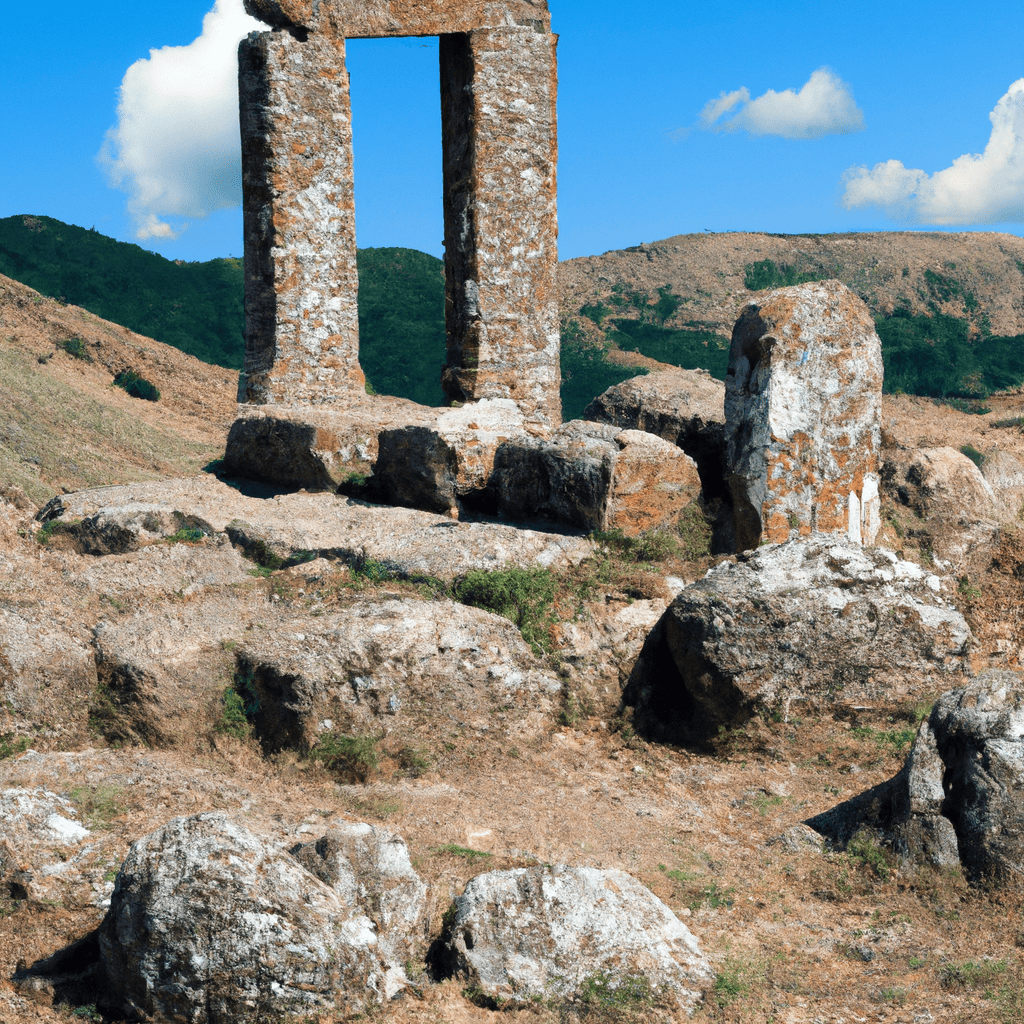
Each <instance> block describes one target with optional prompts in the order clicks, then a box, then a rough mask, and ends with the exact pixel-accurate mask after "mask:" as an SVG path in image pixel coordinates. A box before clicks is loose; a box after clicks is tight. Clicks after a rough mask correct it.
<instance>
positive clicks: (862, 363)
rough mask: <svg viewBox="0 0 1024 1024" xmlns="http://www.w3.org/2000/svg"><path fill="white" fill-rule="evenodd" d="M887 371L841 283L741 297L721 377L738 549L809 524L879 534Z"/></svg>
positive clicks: (857, 535) (826, 530)
mask: <svg viewBox="0 0 1024 1024" xmlns="http://www.w3.org/2000/svg"><path fill="white" fill-rule="evenodd" d="M882 374H883V369H882V346H881V342H880V341H879V339H878V335H877V334H876V333H875V326H874V322H873V321H872V319H871V316H870V314H869V313H868V310H867V307H866V306H865V305H864V303H863V302H862V301H861V300H860V299H858V298H857V296H856V295H854V294H853V292H851V291H850V290H849V289H848V288H847V287H846V286H845V285H843V284H840V283H839V282H838V281H825V282H821V283H814V284H804V285H797V286H795V287H792V288H780V289H778V290H777V291H773V292H769V293H768V294H766V295H764V296H763V297H761V298H759V299H757V300H756V301H754V302H751V303H749V304H748V305H747V306H746V307H744V309H743V312H742V313H741V314H740V317H739V319H738V320H737V321H736V326H735V327H734V328H733V334H732V348H731V350H730V353H729V372H728V375H727V376H726V381H725V419H726V424H727V426H726V440H727V461H728V480H729V488H730V491H731V493H732V498H733V514H734V518H735V525H736V542H737V546H738V548H740V549H741V550H743V549H749V548H754V547H757V545H758V544H759V543H761V541H762V540H767V541H769V542H771V543H779V542H781V541H784V540H787V539H788V538H789V537H791V536H793V535H794V534H796V535H799V536H806V535H808V534H811V533H823V534H842V535H845V536H847V537H848V538H849V540H850V541H851V542H853V543H858V544H859V543H862V542H863V543H865V544H873V543H874V540H875V535H876V534H877V532H878V529H879V526H880V519H879V511H878V508H879V505H878V457H879V445H880V441H881V420H880V413H881V402H882Z"/></svg>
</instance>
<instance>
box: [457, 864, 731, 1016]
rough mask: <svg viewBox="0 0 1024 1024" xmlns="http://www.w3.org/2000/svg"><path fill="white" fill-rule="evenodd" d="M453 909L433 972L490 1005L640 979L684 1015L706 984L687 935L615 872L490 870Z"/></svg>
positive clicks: (649, 896) (703, 962)
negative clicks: (462, 983) (455, 979)
mask: <svg viewBox="0 0 1024 1024" xmlns="http://www.w3.org/2000/svg"><path fill="white" fill-rule="evenodd" d="M454 911H455V913H454V915H452V917H451V920H450V921H449V922H448V923H447V925H446V927H445V930H444V933H443V935H442V936H441V943H442V950H441V952H440V954H439V956H438V959H439V961H440V963H439V964H438V965H437V966H438V967H439V968H440V973H442V974H443V975H445V976H448V977H450V976H452V975H457V976H459V977H461V978H465V979H466V980H467V981H468V982H469V984H470V985H472V986H474V987H477V988H479V989H480V991H482V992H483V993H484V994H485V995H488V996H490V997H492V998H495V999H501V1000H512V1001H514V1002H520V1003H529V1002H531V1001H534V1000H543V999H550V998H556V999H559V998H560V999H565V998H571V997H573V996H575V995H578V994H579V993H580V991H581V989H583V988H584V987H585V985H586V983H587V982H588V981H590V982H591V983H593V981H594V980H595V979H597V978H601V979H604V981H605V982H606V984H607V986H608V988H609V989H610V990H611V991H612V992H614V990H615V989H617V988H619V987H620V986H621V985H623V984H629V983H630V982H632V983H633V984H635V983H636V979H638V978H643V979H644V980H645V981H646V982H647V984H648V985H649V986H650V988H651V990H652V991H653V992H656V993H657V994H658V995H659V996H661V997H662V998H663V999H665V1000H667V1001H669V1002H671V1003H673V1004H674V1005H675V1006H676V1008H677V1009H679V1010H682V1011H683V1012H685V1013H692V1012H693V1010H694V1008H695V1007H696V1005H697V1003H698V1002H699V1001H700V997H701V991H702V990H703V989H706V988H708V987H709V986H710V985H711V983H712V981H713V980H714V975H713V973H712V971H711V968H710V966H709V964H708V961H707V959H706V957H705V956H704V954H703V953H702V952H701V949H700V947H699V946H698V944H697V940H696V939H695V938H694V937H693V935H692V934H691V933H690V931H689V929H687V927H686V926H685V925H684V924H683V923H682V922H681V921H679V919H678V918H677V917H676V916H675V915H674V914H673V913H672V911H671V910H669V908H668V907H666V906H665V904H664V903H662V902H661V900H659V899H658V898H657V897H656V896H655V895H654V894H653V893H652V892H650V891H649V890H648V889H645V888H644V886H642V885H641V884H640V883H639V882H638V881H637V880H636V879H635V878H633V877H631V876H630V875H627V874H626V873H625V872H624V871H616V870H607V871H601V870H598V869H597V868H586V867H568V866H566V865H563V864H558V865H555V866H554V867H535V868H515V869H513V870H510V871H491V872H488V873H487V874H483V875H478V876H477V877H476V878H474V879H472V880H471V881H470V882H469V884H468V885H467V886H466V889H465V892H464V893H463V895H462V896H459V897H458V898H457V899H456V900H455V903H454Z"/></svg>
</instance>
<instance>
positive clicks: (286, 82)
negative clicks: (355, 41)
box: [238, 30, 365, 405]
mask: <svg viewBox="0 0 1024 1024" xmlns="http://www.w3.org/2000/svg"><path fill="white" fill-rule="evenodd" d="M303 36H305V33H302V32H299V31H297V30H296V32H295V33H294V34H292V33H291V32H289V31H287V30H277V31H273V32H260V33H253V34H251V35H250V36H249V37H248V38H246V39H243V40H242V42H241V44H240V46H239V51H238V64H239V100H240V106H241V132H242V195H243V213H244V225H245V369H244V372H243V375H242V378H241V381H240V383H239V401H240V402H249V403H253V404H259V405H263V404H267V405H281V404H288V405H320V404H324V403H332V402H342V403H344V402H351V401H353V400H356V399H358V398H359V397H360V396H362V395H363V394H364V393H365V391H364V385H365V377H364V376H363V372H362V370H361V369H360V368H359V316H358V311H357V307H356V297H357V294H358V288H359V278H358V275H357V272H356V229H355V202H354V195H353V178H352V116H351V107H350V103H349V89H348V72H347V71H346V70H345V41H344V39H330V38H325V37H324V36H318V35H312V34H311V35H308V36H307V37H305V38H303Z"/></svg>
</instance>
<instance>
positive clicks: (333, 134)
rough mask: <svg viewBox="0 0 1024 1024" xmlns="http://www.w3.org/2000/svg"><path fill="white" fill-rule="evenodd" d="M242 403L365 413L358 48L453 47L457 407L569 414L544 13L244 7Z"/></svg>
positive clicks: (448, 74)
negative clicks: (257, 23) (420, 41)
mask: <svg viewBox="0 0 1024 1024" xmlns="http://www.w3.org/2000/svg"><path fill="white" fill-rule="evenodd" d="M245 6H246V9H247V10H248V11H249V13H250V14H252V15H254V16H255V17H257V18H259V19H260V20H262V21H264V22H265V23H266V24H267V25H269V26H270V30H269V31H267V32H260V33H253V34H251V35H250V36H249V37H248V38H247V39H245V40H243V41H242V43H241V46H240V49H239V97H240V104H241V132H242V173H243V196H244V219H245V281H246V298H245V306H246V309H245V315H246V328H245V339H246V351H245V369H244V373H243V376H242V379H241V381H240V384H239V401H240V402H244V403H251V404H257V405H271V406H273V405H288V406H307V407H308V406H322V405H328V406H333V407H340V408H344V407H346V406H351V405H354V404H364V405H365V404H366V402H365V398H366V396H365V392H364V384H365V379H364V377H363V373H362V370H361V369H360V367H359V320H358V313H357V290H358V279H357V273H356V233H355V206H354V197H353V169H352V124H351V112H350V100H349V78H348V72H347V71H346V69H345V40H346V39H349V38H367V37H372V38H380V37H386V36H439V37H440V65H441V67H440V71H441V74H440V78H441V121H442V145H443V163H444V200H443V202H444V223H445V277H446V282H447V283H446V321H447V339H448V340H447V365H446V367H445V369H444V373H443V375H442V385H443V387H444V391H445V394H446V395H447V396H448V398H449V400H450V401H453V402H460V403H462V402H474V401H477V400H479V399H512V400H513V401H514V402H515V403H516V405H517V406H518V408H519V409H520V410H521V411H522V413H523V416H524V419H525V423H526V426H527V427H528V428H533V429H538V430H541V431H544V430H546V429H549V428H551V427H553V426H557V425H558V423H559V422H560V419H561V411H560V402H559V391H558V389H559V372H558V353H559V325H558V304H557V295H556V291H555V274H556V270H557V263H558V255H557V246H556V238H557V214H556V182H555V174H556V155H557V146H556V132H555V93H556V85H557V76H556V64H555V46H556V37H555V36H553V35H552V34H551V30H550V15H549V13H548V10H547V3H546V0H405V2H398V0H322V2H321V0H246V5H245Z"/></svg>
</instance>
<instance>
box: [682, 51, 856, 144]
mask: <svg viewBox="0 0 1024 1024" xmlns="http://www.w3.org/2000/svg"><path fill="white" fill-rule="evenodd" d="M737 104H741V106H740V109H739V110H738V111H737V112H736V114H734V115H733V116H732V117H731V118H729V119H728V120H725V121H722V122H721V123H716V122H717V121H718V120H719V118H721V117H722V115H723V114H726V113H728V112H729V111H730V110H732V109H733V107H735V106H736V105H737ZM700 122H701V127H703V128H709V129H711V130H712V131H725V132H734V131H740V130H742V131H746V132H749V133H750V134H751V135H778V136H781V137H782V138H784V139H816V138H819V137H820V136H822V135H847V134H849V133H850V132H859V131H861V130H862V129H863V128H864V114H863V113H862V112H861V110H860V109H859V108H858V106H857V104H856V102H855V101H854V98H853V94H852V93H851V92H850V87H849V86H848V85H847V84H846V83H845V82H844V81H843V80H842V79H841V78H839V76H838V75H836V73H835V72H834V71H832V70H830V69H829V68H818V70H817V71H815V72H814V73H813V74H812V75H811V77H810V78H809V79H808V80H807V82H806V83H805V85H804V87H803V88H802V89H801V90H800V91H799V92H795V91H794V90H792V89H786V90H784V91H783V92H776V91H775V90H774V89H769V90H768V91H767V92H766V93H765V94H764V95H763V96H758V97H757V99H753V100H752V99H751V98H750V92H749V91H748V90H747V89H746V88H742V89H737V90H736V91H735V92H730V93H724V92H723V93H722V95H721V96H720V97H719V98H718V99H717V100H709V101H708V103H707V104H706V105H705V107H704V109H703V110H702V111H701V114H700Z"/></svg>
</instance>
